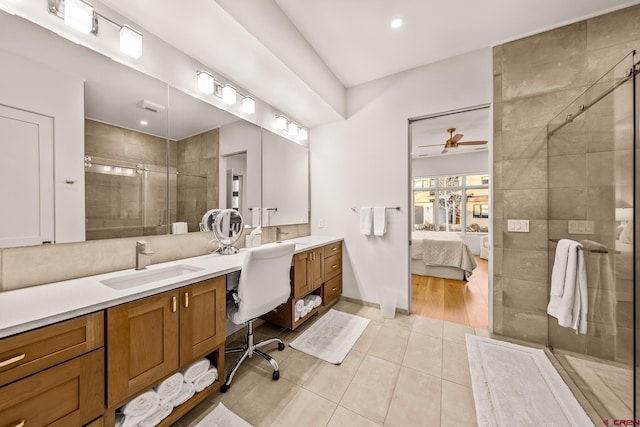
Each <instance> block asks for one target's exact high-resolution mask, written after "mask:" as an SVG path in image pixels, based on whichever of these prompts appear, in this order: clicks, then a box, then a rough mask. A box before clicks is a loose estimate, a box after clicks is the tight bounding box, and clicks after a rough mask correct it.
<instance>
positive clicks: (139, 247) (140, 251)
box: [136, 242, 153, 270]
mask: <svg viewBox="0 0 640 427" xmlns="http://www.w3.org/2000/svg"><path fill="white" fill-rule="evenodd" d="M141 255H153V252H152V251H150V250H148V249H147V242H136V270H144V269H145V268H147V262H146V259H145V260H144V261H143V262H142V263H141V262H140V256H141Z"/></svg>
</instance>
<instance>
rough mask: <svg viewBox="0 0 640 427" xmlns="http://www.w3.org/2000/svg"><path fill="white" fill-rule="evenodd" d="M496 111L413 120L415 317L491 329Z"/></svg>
mask: <svg viewBox="0 0 640 427" xmlns="http://www.w3.org/2000/svg"><path fill="white" fill-rule="evenodd" d="M489 120H490V109H489V105H480V106H475V107H469V108H465V109H460V110H454V111H448V112H443V113H438V114H433V115H428V116H423V117H418V118H414V119H410V120H409V144H410V153H411V158H410V162H409V170H410V186H409V187H410V189H409V193H410V198H411V203H412V205H411V206H412V207H413V208H412V213H411V222H410V227H411V230H410V253H411V257H410V258H411V259H410V262H411V264H410V273H411V281H410V283H411V286H410V294H411V305H410V309H411V312H412V313H413V314H416V315H419V316H424V317H430V318H435V319H441V320H445V321H448V322H452V323H457V324H462V325H465V326H469V327H473V328H481V329H488V326H489V306H490V298H489V265H490V248H489V242H490V241H491V239H490V232H491V227H490V224H491V221H492V213H491V203H490V185H491V183H490V181H491V180H490V176H491V175H490V170H491V167H490V165H491V162H490V149H489V147H490V125H489Z"/></svg>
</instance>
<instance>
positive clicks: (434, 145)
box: [418, 144, 442, 147]
mask: <svg viewBox="0 0 640 427" xmlns="http://www.w3.org/2000/svg"><path fill="white" fill-rule="evenodd" d="M439 145H440V146H441V145H442V144H430V145H418V147H437V146H439Z"/></svg>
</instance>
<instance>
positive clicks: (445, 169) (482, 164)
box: [411, 123, 491, 178]
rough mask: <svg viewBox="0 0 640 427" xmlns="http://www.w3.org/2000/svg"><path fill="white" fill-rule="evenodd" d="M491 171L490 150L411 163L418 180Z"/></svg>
mask: <svg viewBox="0 0 640 427" xmlns="http://www.w3.org/2000/svg"><path fill="white" fill-rule="evenodd" d="M487 125H489V124H488V123H487ZM490 169H491V168H490V167H489V151H488V150H483V151H476V152H473V153H465V154H455V155H444V156H436V157H427V158H423V159H413V160H412V161H411V175H413V176H414V177H416V178H417V177H421V176H437V175H448V174H454V175H455V174H470V173H478V174H486V173H489V170H490Z"/></svg>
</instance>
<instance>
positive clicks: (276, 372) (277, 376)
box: [273, 371, 280, 381]
mask: <svg viewBox="0 0 640 427" xmlns="http://www.w3.org/2000/svg"><path fill="white" fill-rule="evenodd" d="M278 378H280V371H273V380H274V381H275V380H277V379H278Z"/></svg>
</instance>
